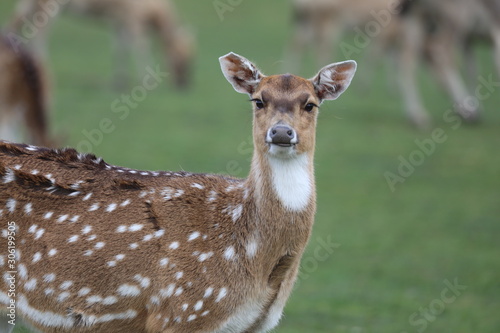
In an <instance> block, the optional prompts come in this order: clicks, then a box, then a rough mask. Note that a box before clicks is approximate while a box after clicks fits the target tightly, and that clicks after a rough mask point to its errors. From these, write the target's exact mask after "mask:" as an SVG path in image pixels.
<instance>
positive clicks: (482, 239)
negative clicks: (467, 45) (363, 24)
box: [0, 0, 500, 333]
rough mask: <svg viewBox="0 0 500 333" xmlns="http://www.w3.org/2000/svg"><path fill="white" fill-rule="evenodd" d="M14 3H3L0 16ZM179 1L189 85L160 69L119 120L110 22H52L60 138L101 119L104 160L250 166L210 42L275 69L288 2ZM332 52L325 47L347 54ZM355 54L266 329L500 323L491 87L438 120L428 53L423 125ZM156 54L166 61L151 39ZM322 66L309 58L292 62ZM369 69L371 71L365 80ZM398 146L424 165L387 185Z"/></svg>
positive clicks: (240, 110) (245, 110)
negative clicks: (477, 106)
mask: <svg viewBox="0 0 500 333" xmlns="http://www.w3.org/2000/svg"><path fill="white" fill-rule="evenodd" d="M13 2H14V1H12V0H8V1H2V2H1V4H0V19H1V21H0V22H5V21H6V18H7V17H8V15H9V13H10V11H11V9H12V7H13ZM220 2H222V3H229V2H228V1H226V0H221V1H220ZM233 3H237V1H233ZM176 4H177V7H178V9H179V11H180V13H181V16H182V18H183V20H185V21H186V22H188V23H189V25H190V26H191V27H192V29H193V31H195V33H196V35H197V40H198V53H197V58H196V65H195V70H194V82H193V86H192V88H191V89H190V90H189V91H186V92H178V91H175V90H174V89H172V85H171V83H170V81H168V80H167V81H165V82H164V83H163V84H162V85H161V86H160V87H158V88H157V89H155V90H153V91H150V92H149V93H148V95H147V97H146V98H145V99H144V100H143V101H141V102H140V103H138V106H137V107H136V108H134V109H131V110H130V113H129V114H128V116H127V117H124V118H125V119H120V117H119V116H120V114H117V113H113V112H112V107H111V105H112V104H113V102H114V101H115V100H116V99H117V98H120V96H121V93H118V92H116V91H114V90H113V89H112V88H111V85H110V83H111V73H112V64H113V60H112V52H111V45H110V44H111V42H110V41H111V39H110V38H111V37H110V36H111V34H110V29H109V27H108V26H107V25H106V24H105V23H104V22H99V21H94V20H89V19H83V18H76V17H74V16H69V15H66V16H64V18H62V19H60V20H58V21H57V22H55V24H54V26H53V29H52V33H51V38H50V47H49V49H50V62H51V70H52V72H53V79H54V84H53V93H54V95H53V110H52V113H51V124H52V126H53V128H52V130H53V132H54V133H55V134H57V135H59V136H62V137H63V138H65V142H64V143H65V144H67V145H69V146H79V145H80V147H83V144H82V142H83V141H84V140H87V139H86V137H85V136H84V134H83V133H84V131H92V130H94V129H98V128H99V126H100V122H101V121H102V119H105V118H107V119H109V120H110V121H111V123H112V126H113V130H112V131H110V133H105V134H103V138H102V140H100V141H101V142H99V143H98V144H93V145H92V152H93V153H95V154H97V155H99V156H102V157H104V159H105V160H106V161H107V162H109V163H112V164H118V165H123V166H127V167H131V168H140V169H148V170H158V169H162V170H180V169H183V170H189V171H194V172H216V173H231V174H233V175H235V176H239V177H245V176H246V174H247V172H248V167H249V159H250V157H251V151H250V150H249V147H250V144H251V139H250V135H251V112H250V104H249V103H248V101H247V99H248V98H247V97H246V96H244V95H241V94H238V93H236V92H234V91H233V89H232V87H231V86H230V85H229V84H228V83H227V81H226V80H225V79H224V77H223V75H222V74H221V72H220V69H219V63H218V57H219V56H221V55H223V54H225V53H227V52H229V51H234V52H237V53H239V54H242V55H244V56H246V57H248V58H249V59H251V60H253V61H254V62H255V63H256V64H258V65H259V67H260V68H261V69H262V70H263V72H264V73H270V74H272V73H278V72H281V70H282V68H283V59H284V48H285V45H286V43H287V41H288V40H289V37H290V33H291V29H290V25H289V23H290V18H289V16H290V15H289V14H290V10H289V5H288V4H289V2H288V1H283V0H280V1H265V0H254V1H241V2H240V4H239V5H237V6H234V8H232V11H227V12H225V13H224V17H223V20H221V19H220V17H219V16H218V14H217V12H216V10H215V9H214V2H213V1H203V2H202V1H199V2H196V4H193V3H192V1H184V2H183V1H179V0H177V1H176ZM348 38H349V37H348ZM477 54H478V58H479V60H480V71H481V73H480V74H481V75H482V76H483V77H488V76H489V75H491V74H493V80H496V81H500V79H499V78H498V76H497V75H496V73H495V72H494V70H493V67H492V57H491V51H490V49H489V47H488V46H486V45H481V46H479V47H478V49H477ZM338 55H339V56H338V58H337V59H332V62H333V61H340V60H345V59H343V57H342V56H341V54H340V52H339V53H338ZM357 60H358V61H359V67H358V74H357V75H358V76H357V77H356V78H355V79H354V82H353V84H352V86H351V88H350V89H349V90H348V91H347V92H346V93H345V94H344V95H343V96H342V97H341V98H340V99H339V100H338V101H334V102H329V103H325V104H324V105H323V106H322V108H321V115H320V119H319V127H318V131H317V150H316V177H317V186H318V212H317V216H316V222H315V226H314V233H313V236H312V239H311V242H310V244H309V246H308V251H307V253H306V254H305V257H304V260H303V267H302V273H301V275H300V278H299V283H298V285H297V287H296V289H295V291H294V293H293V295H292V297H291V299H290V301H289V303H288V305H287V307H286V311H285V316H284V319H283V321H282V323H281V325H280V326H279V329H277V330H276V332H279V333H304V332H318V333H320V332H324V333H365V332H366V333H368V332H380V333H402V332H407V333H413V332H419V333H422V332H439V333H444V332H450V333H471V332H481V333H497V332H500V316H499V314H500V245H499V244H500V243H499V236H500V107H499V106H500V92H499V91H500V87H499V86H496V87H495V89H496V90H495V91H494V92H493V94H492V95H491V97H489V98H487V99H486V100H484V101H483V102H482V105H483V109H484V113H483V115H482V122H481V123H480V124H478V125H475V126H468V125H465V124H459V123H456V122H455V121H453V122H450V121H446V120H445V119H443V115H444V114H445V113H446V112H447V111H448V110H449V109H450V106H451V105H450V102H449V100H448V99H447V97H446V96H445V95H444V93H443V92H442V90H441V89H440V88H439V87H438V86H437V85H436V84H435V83H434V81H432V80H431V76H430V75H429V72H428V71H426V70H425V69H424V68H422V71H421V73H422V74H421V76H420V77H419V79H420V85H421V88H422V93H423V96H424V97H425V99H426V105H427V107H428V108H429V110H430V111H431V113H432V118H433V120H434V123H433V128H432V129H431V130H430V131H429V132H419V131H416V130H414V129H412V128H411V127H410V126H409V125H408V124H407V122H406V119H405V117H404V115H403V112H402V110H401V108H402V105H403V104H402V101H401V99H400V97H399V95H398V94H397V93H396V92H394V91H395V89H394V87H392V88H391V85H390V80H389V78H388V77H387V72H388V71H389V72H391V73H394V72H395V70H394V69H390V68H388V66H389V65H385V68H384V65H383V64H376V66H375V67H374V68H370V66H371V65H369V64H367V63H366V62H364V61H363V57H362V56H360V57H358V59H357ZM154 61H155V63H153V65H156V63H158V64H160V65H162V66H163V62H162V61H161V59H160V57H159V53H158V52H157V54H155V59H154ZM132 70H133V68H132ZM317 70H318V68H316V67H315V66H313V65H312V61H311V60H310V59H308V60H306V64H305V67H304V68H303V70H302V71H301V73H299V74H303V75H306V76H312V75H313V74H315V73H316V71H317ZM370 71H373V76H374V79H373V80H372V81H371V82H368V83H365V84H363V77H366V74H367V73H368V72H370ZM134 73H135V72H134ZM0 75H1V73H0ZM133 86H134V84H132V85H131V88H130V89H132V87H133ZM391 90H392V92H391ZM128 91H131V90H126V91H125V93H128ZM122 118H123V117H122ZM433 131H438V132H435V133H439V134H440V135H439V139H440V140H439V141H440V143H434V148H433V150H434V151H433V152H432V153H429V154H424V152H420V153H419V151H422V149H421V148H419V146H418V145H417V143H416V140H419V142H425V143H427V144H429V140H430V139H431V138H432V133H433ZM439 131H440V132H439ZM401 156H402V158H404V159H405V160H408V159H417V162H418V164H420V165H418V166H415V167H414V170H413V171H412V172H409V173H411V175H408V177H403V179H404V182H398V183H396V184H395V185H394V188H393V189H394V191H392V190H391V188H390V186H389V184H388V182H387V181H386V177H385V174H386V173H387V172H392V173H394V174H397V173H398V167H400V163H401V162H400V161H401ZM422 156H423V158H422ZM419 157H420V159H418V158H419ZM400 180H402V179H400ZM332 243H333V245H332ZM325 244H327V245H326V246H325ZM328 244H330V245H328ZM457 284H458V286H457ZM453 285H455V286H453ZM15 332H27V331H26V330H23V329H19V328H18V329H17V330H16V331H15Z"/></svg>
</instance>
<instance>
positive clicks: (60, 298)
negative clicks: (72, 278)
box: [57, 291, 71, 303]
mask: <svg viewBox="0 0 500 333" xmlns="http://www.w3.org/2000/svg"><path fill="white" fill-rule="evenodd" d="M70 295H71V294H70V293H69V292H67V291H63V292H62V293H60V294H59V296H57V301H58V302H59V303H62V302H64V301H65V300H66V299H68V298H69V296H70Z"/></svg>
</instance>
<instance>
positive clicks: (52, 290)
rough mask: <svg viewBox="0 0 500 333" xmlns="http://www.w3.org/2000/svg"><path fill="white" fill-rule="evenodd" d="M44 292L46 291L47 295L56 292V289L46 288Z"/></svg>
mask: <svg viewBox="0 0 500 333" xmlns="http://www.w3.org/2000/svg"><path fill="white" fill-rule="evenodd" d="M44 292H45V295H47V296H51V295H53V294H54V292H55V290H54V289H52V288H47V289H45V290H44Z"/></svg>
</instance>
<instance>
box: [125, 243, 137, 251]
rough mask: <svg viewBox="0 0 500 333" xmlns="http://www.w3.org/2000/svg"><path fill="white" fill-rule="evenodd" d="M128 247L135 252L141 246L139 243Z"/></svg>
mask: <svg viewBox="0 0 500 333" xmlns="http://www.w3.org/2000/svg"><path fill="white" fill-rule="evenodd" d="M128 247H130V248H131V249H132V250H135V249H137V248H138V247H139V244H137V243H132V244H130V245H129V246H128Z"/></svg>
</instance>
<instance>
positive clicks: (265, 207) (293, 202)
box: [248, 153, 316, 227]
mask: <svg viewBox="0 0 500 333" xmlns="http://www.w3.org/2000/svg"><path fill="white" fill-rule="evenodd" d="M248 182H249V185H250V188H251V189H252V190H253V191H252V192H253V199H254V201H255V206H256V208H257V211H258V212H272V214H273V215H274V216H273V217H272V218H271V219H272V220H273V221H274V220H276V221H278V223H294V222H295V221H302V223H305V224H307V225H306V226H305V227H310V226H312V219H313V215H314V211H315V205H316V202H315V201H316V200H315V199H316V194H315V182H314V171H313V154H308V153H303V154H297V155H295V156H292V157H287V158H281V157H275V156H273V155H269V154H259V153H255V154H254V157H253V159H252V166H251V170H250V176H249V178H248ZM276 214H279V215H276ZM281 216H282V217H284V218H285V221H283V222H281V221H282V220H283V219H281V218H279V217H281ZM264 218H266V217H264ZM286 220H288V222H287V221H286ZM309 224H310V225H309Z"/></svg>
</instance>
